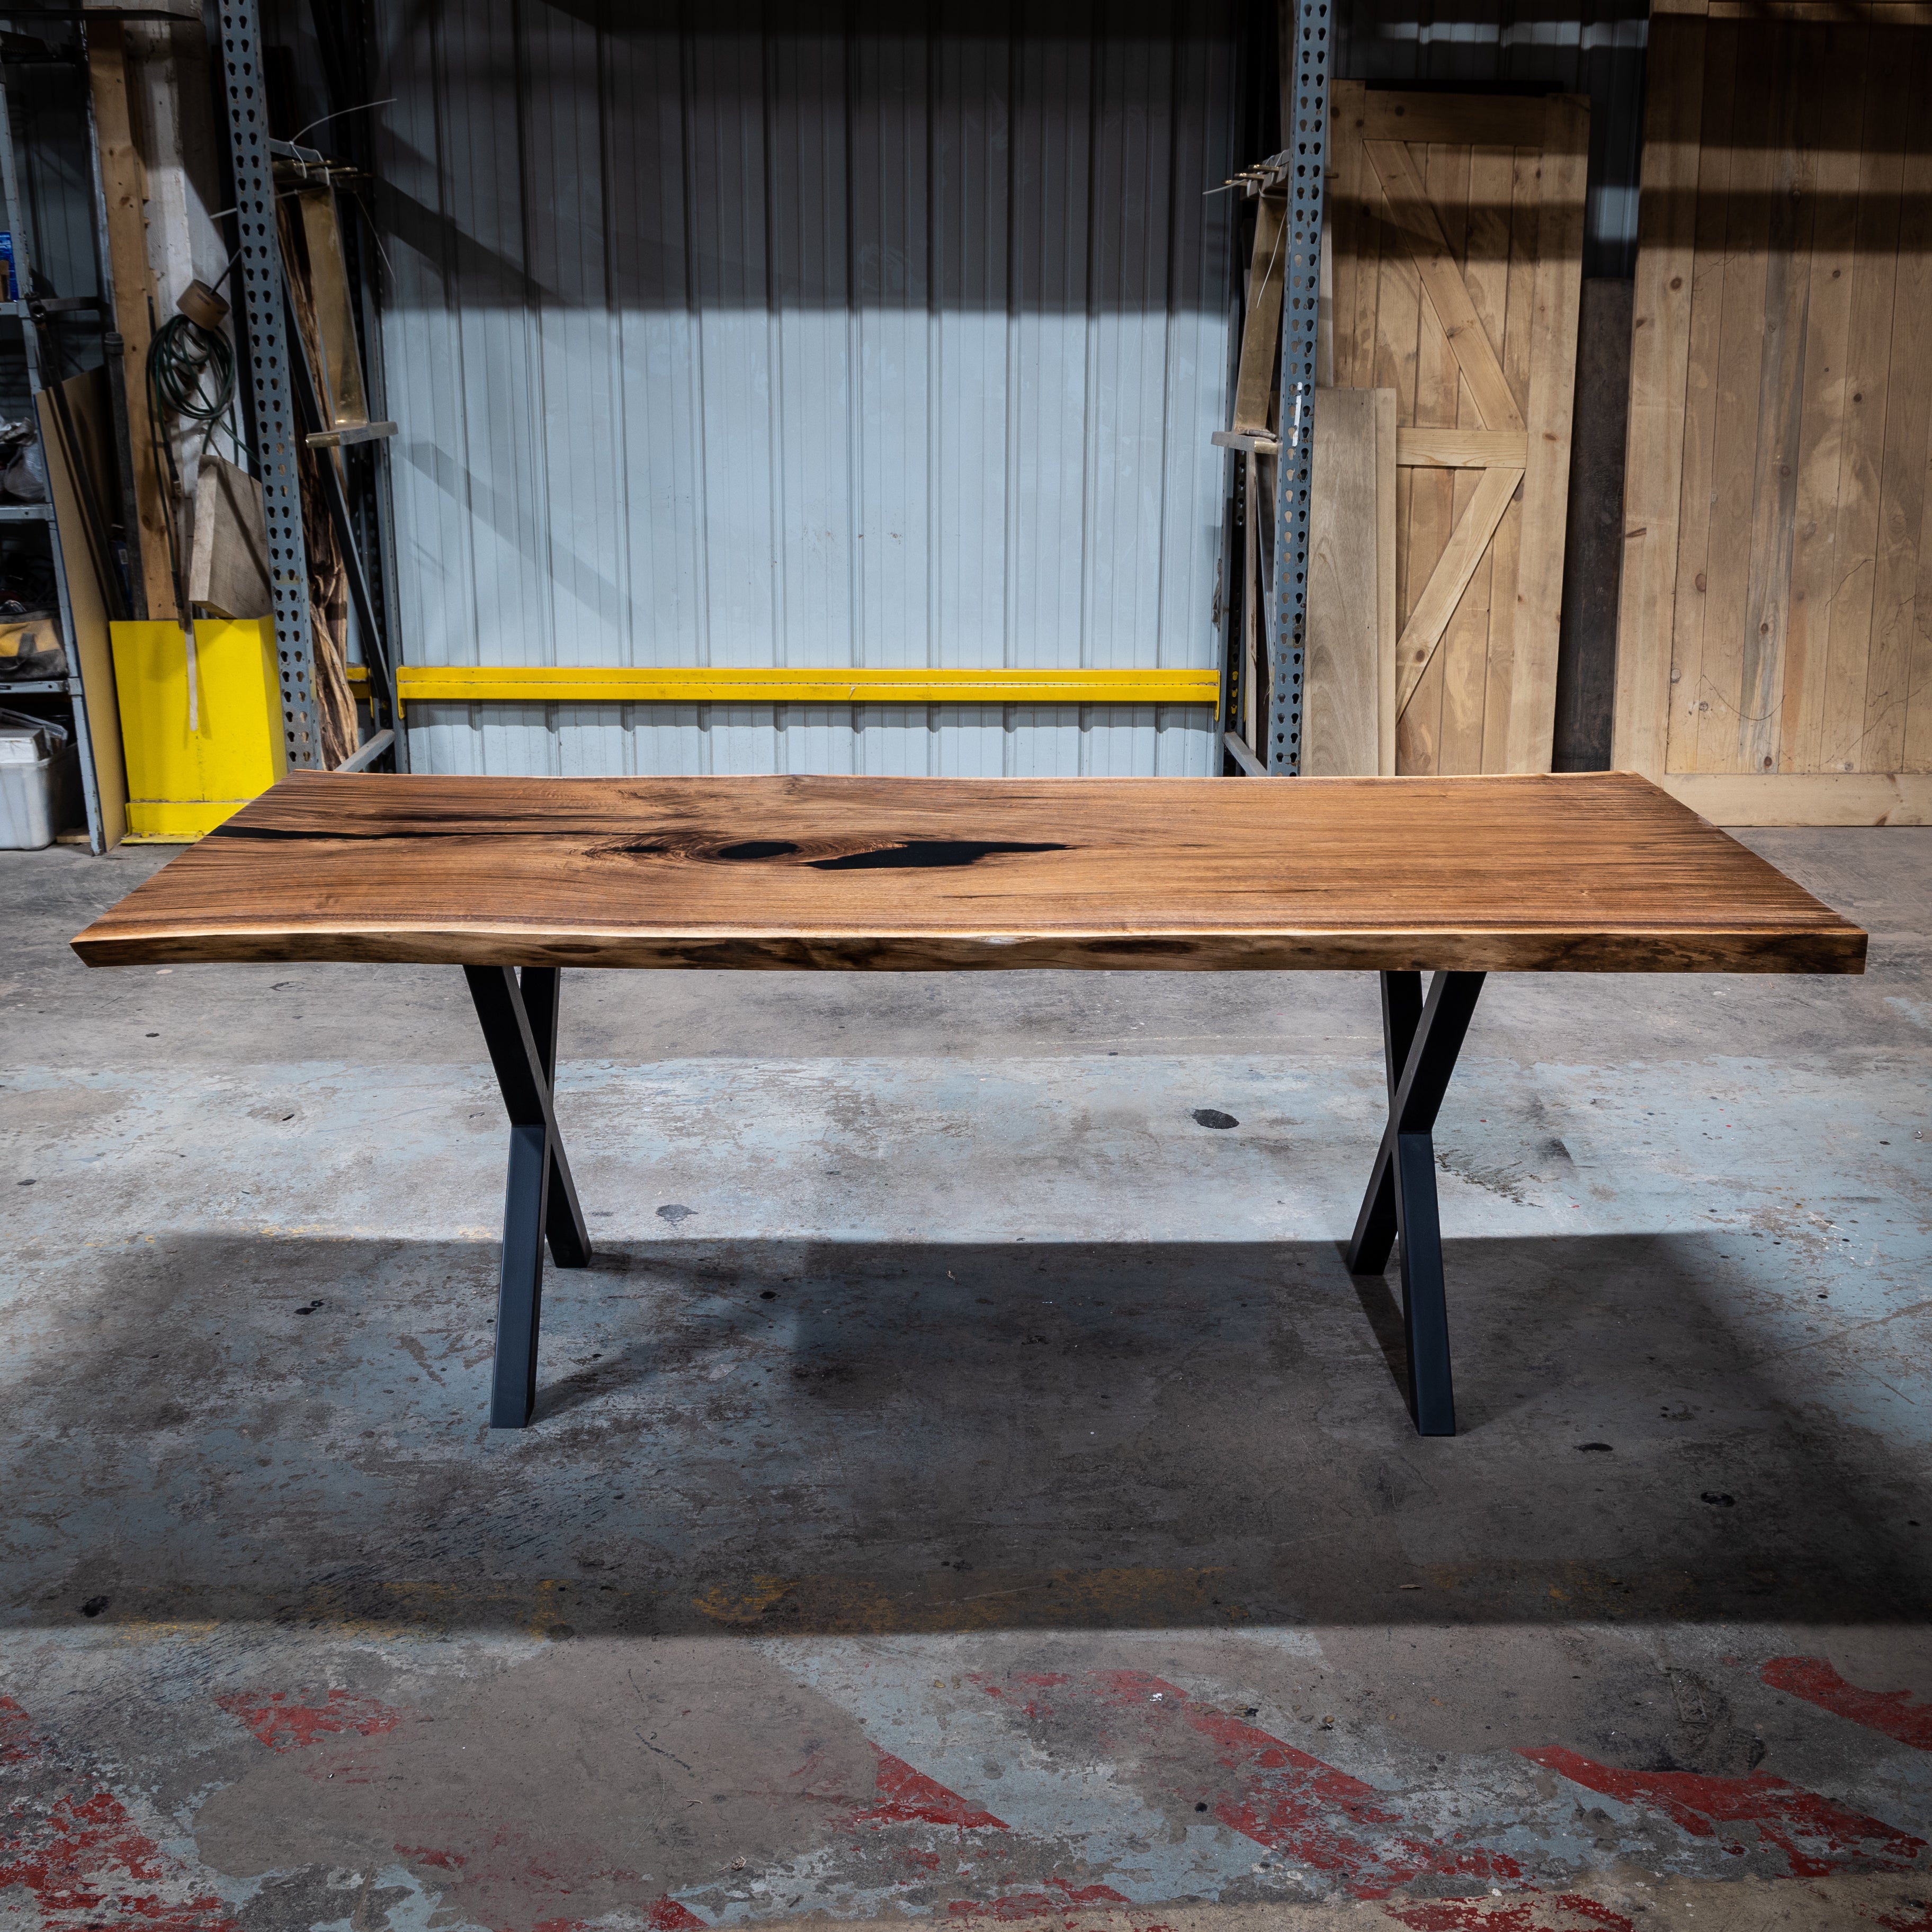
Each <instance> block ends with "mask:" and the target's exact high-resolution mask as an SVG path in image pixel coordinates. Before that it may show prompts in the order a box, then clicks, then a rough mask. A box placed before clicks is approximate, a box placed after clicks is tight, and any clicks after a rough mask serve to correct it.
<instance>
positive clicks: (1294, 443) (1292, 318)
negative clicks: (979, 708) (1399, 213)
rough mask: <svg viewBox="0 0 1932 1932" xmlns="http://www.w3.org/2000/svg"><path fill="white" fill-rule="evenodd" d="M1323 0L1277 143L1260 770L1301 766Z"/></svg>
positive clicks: (1297, 10) (1313, 0)
mask: <svg viewBox="0 0 1932 1932" xmlns="http://www.w3.org/2000/svg"><path fill="white" fill-rule="evenodd" d="M1291 18H1292V20H1293V22H1294V40H1293V44H1292V46H1290V47H1289V48H1288V49H1286V50H1285V51H1286V56H1287V58H1288V60H1289V62H1290V63H1291V65H1290V68H1289V72H1290V74H1291V76H1292V85H1291V86H1290V88H1289V95H1288V101H1287V105H1288V107H1289V115H1288V124H1287V125H1286V127H1283V130H1282V134H1283V142H1282V145H1283V148H1284V149H1285V150H1286V153H1287V154H1288V156H1289V161H1290V164H1291V169H1292V172H1290V174H1289V181H1288V238H1287V239H1288V263H1287V273H1286V275H1285V276H1284V277H1283V296H1282V317H1281V455H1280V458H1279V460H1277V463H1276V466H1275V545H1274V637H1273V639H1272V640H1271V643H1272V648H1271V650H1270V652H1269V656H1268V683H1269V692H1268V769H1269V771H1270V772H1271V773H1273V774H1274V775H1276V776H1277V777H1286V776H1290V775H1293V774H1294V773H1295V772H1298V771H1300V770H1301V676H1302V657H1303V648H1304V623H1305V622H1306V619H1307V612H1308V493H1309V490H1310V488H1311V487H1313V471H1314V467H1315V462H1314V458H1315V452H1314V434H1315V336H1316V323H1317V320H1318V319H1319V315H1320V313H1321V306H1322V175H1323V172H1324V170H1325V168H1326V166H1327V165H1328V44H1329V41H1330V39H1331V33H1330V0H1295V6H1294V8H1293V10H1292V14H1291Z"/></svg>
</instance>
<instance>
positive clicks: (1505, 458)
mask: <svg viewBox="0 0 1932 1932" xmlns="http://www.w3.org/2000/svg"><path fill="white" fill-rule="evenodd" d="M1505 259H1507V258H1505ZM1528 451H1529V438H1528V437H1526V435H1525V434H1524V433H1523V431H1521V430H1514V429H1428V428H1417V429H1398V430H1397V431H1396V437H1395V460H1396V461H1397V463H1400V464H1401V466H1403V468H1404V469H1488V468H1489V467H1490V465H1491V464H1492V463H1501V464H1502V465H1503V466H1504V467H1505V469H1523V467H1525V466H1526V463H1527V462H1528V460H1529V459H1528Z"/></svg>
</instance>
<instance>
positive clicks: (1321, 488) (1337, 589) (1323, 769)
mask: <svg viewBox="0 0 1932 1932" xmlns="http://www.w3.org/2000/svg"><path fill="white" fill-rule="evenodd" d="M1385 395H1388V392H1387V391H1385V390H1376V389H1323V390H1321V391H1319V392H1318V393H1317V395H1316V404H1315V474H1316V478H1317V479H1318V480H1317V482H1316V487H1315V492H1314V496H1313V501H1312V502H1311V505H1310V511H1309V529H1308V617H1307V673H1306V676H1305V678H1304V683H1303V687H1302V688H1303V700H1302V711H1303V715H1302V726H1301V769H1302V770H1303V772H1304V773H1306V774H1307V775H1308V776H1309V777H1310V778H1373V776H1374V775H1376V772H1377V770H1378V769H1379V747H1380V745H1381V742H1382V733H1381V718H1380V715H1379V712H1380V703H1379V699H1380V689H1381V679H1380V676H1379V673H1380V665H1379V662H1378V656H1379V652H1378V648H1377V647H1378V645H1379V642H1380V639H1381V634H1382V630H1381V623H1380V613H1379V610H1378V609H1377V607H1376V606H1377V599H1378V594H1379V588H1380V575H1379V571H1378V570H1377V568H1376V534H1377V531H1378V529H1379V523H1380V517H1379V499H1380V497H1381V496H1382V486H1383V478H1382V476H1381V475H1380V474H1379V472H1378V470H1377V469H1376V458H1377V447H1376V418H1377V401H1378V398H1379V397H1382V396H1385ZM1388 399H1389V401H1390V402H1391V404H1393V402H1394V398H1393V397H1392V396H1390V397H1389V398H1388ZM1387 484H1388V492H1389V493H1390V494H1391V496H1393V494H1394V489H1395V477H1394V474H1393V472H1391V474H1390V475H1389V476H1388V479H1387Z"/></svg>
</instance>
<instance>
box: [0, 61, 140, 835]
mask: <svg viewBox="0 0 1932 1932" xmlns="http://www.w3.org/2000/svg"><path fill="white" fill-rule="evenodd" d="M85 58H86V57H85V55H84V53H80V52H77V53H73V54H60V53H54V52H47V53H46V54H37V55H33V56H31V59H32V62H33V64H34V65H49V64H54V63H58V64H61V65H72V66H75V67H80V65H82V63H83V61H84V60H85ZM19 65H21V62H20V61H19V60H18V59H17V58H8V59H0V83H4V80H5V76H6V74H7V71H8V69H10V68H15V67H17V66H19ZM82 92H83V98H86V93H85V89H83V90H82ZM86 118H87V127H86V138H87V145H88V149H89V153H90V154H92V153H93V152H94V151H95V140H94V125H93V110H92V106H91V105H90V106H89V109H88V111H87V117H86ZM24 183H25V175H24V172H23V169H22V166H21V157H20V153H19V151H18V150H17V148H16V147H15V145H14V142H13V102H12V100H11V98H10V93H9V91H8V87H7V86H6V85H5V84H0V193H5V197H6V203H7V221H8V223H9V228H8V233H9V234H10V236H11V238H12V241H11V246H12V249H13V290H12V291H11V293H12V296H13V299H11V300H7V301H0V319H4V320H5V321H6V322H7V323H18V324H19V325H20V347H21V354H22V359H23V363H24V365H25V369H26V400H27V413H28V419H29V420H30V421H31V422H32V424H33V426H34V440H35V443H36V444H37V446H38V447H39V450H40V461H41V467H42V470H43V474H46V475H47V476H48V477H49V478H50V479H51V478H52V474H53V469H52V465H50V464H49V463H48V462H47V460H46V459H47V452H46V436H45V432H44V427H43V422H42V419H41V416H40V397H41V395H42V394H43V393H44V392H48V391H49V390H56V391H57V389H58V384H59V383H60V381H61V380H62V377H61V376H60V374H59V372H58V370H57V369H56V370H54V371H49V370H48V369H47V368H46V367H45V366H44V364H43V356H42V353H41V352H42V350H43V347H46V346H49V345H48V344H43V342H42V341H41V340H40V335H41V331H42V330H43V329H44V328H46V326H47V321H48V318H49V317H57V316H63V315H68V314H79V313H83V312H86V311H92V312H93V313H94V314H95V318H96V320H97V322H101V323H104V320H105V313H106V312H105V310H104V298H103V296H100V295H98V294H96V295H70V296H60V297H52V296H48V297H41V296H36V295H34V293H33V282H34V268H33V265H34V262H35V261H36V260H37V259H38V248H37V238H36V236H35V235H34V227H33V217H32V214H31V210H30V209H29V208H28V196H27V195H26V193H25V192H24ZM95 275H96V277H97V281H98V284H99V285H100V286H102V287H104V286H105V284H104V280H102V279H101V263H100V262H99V260H98V258H97V260H96V262H95ZM50 340H51V338H49V341H50ZM54 407H55V410H56V420H57V421H58V404H55V406H54ZM74 484H75V488H76V493H77V499H78V495H79V491H80V478H78V477H75V478H74ZM0 523H30V524H34V525H37V526H39V527H40V529H43V530H44V531H45V532H46V543H47V551H48V559H49V562H50V564H51V565H52V571H53V577H54V585H55V600H56V604H57V607H58V610H59V613H60V628H61V641H62V647H63V649H65V652H66V654H67V661H68V671H67V675H66V676H63V677H52V678H31V679H18V680H13V681H10V682H6V683H4V684H0V703H4V702H5V700H7V698H9V697H65V699H67V700H68V703H69V704H70V705H71V707H72V710H73V715H74V742H75V743H76V745H77V747H78V748H79V750H80V775H81V789H82V795H83V798H84V799H85V800H86V808H87V842H88V846H89V850H92V851H93V852H94V853H95V854H96V855H97V856H98V854H100V853H104V852H105V851H106V850H107V847H108V842H109V841H108V838H107V814H106V813H105V812H104V810H103V808H102V805H101V786H100V782H99V778H98V772H97V770H96V766H95V742H96V733H95V724H94V720H93V718H92V716H91V715H90V712H89V706H90V703H92V704H94V705H98V706H108V707H110V708H111V707H112V706H113V704H114V703H115V695H114V691H113V685H112V682H111V679H110V682H109V687H108V688H107V689H106V690H104V691H92V692H90V691H89V690H88V689H87V688H86V681H85V679H84V678H83V673H82V661H81V652H80V640H79V639H78V637H77V636H76V634H75V631H74V600H73V598H72V597H71V595H70V594H69V592H68V560H67V556H66V553H65V550H64V548H63V547H62V542H61V531H60V525H59V523H58V521H57V520H56V518H55V510H54V502H53V495H52V485H51V481H49V492H48V496H47V499H46V501H45V502H39V503H6V504H0ZM93 535H94V538H95V540H97V541H100V542H101V543H103V544H105V543H106V541H107V532H105V531H104V530H102V531H100V532H95V533H93ZM98 567H99V568H100V569H101V570H102V571H104V572H105V573H107V577H108V578H109V581H107V582H105V583H103V585H102V586H101V588H102V596H103V599H104V601H107V602H108V603H109V604H110V606H111V605H112V604H113V602H114V601H116V598H117V586H115V583H114V582H113V576H114V573H115V572H116V571H118V567H119V566H118V562H117V560H116V559H115V558H114V557H113V556H112V555H111V554H110V555H107V556H103V557H101V559H98Z"/></svg>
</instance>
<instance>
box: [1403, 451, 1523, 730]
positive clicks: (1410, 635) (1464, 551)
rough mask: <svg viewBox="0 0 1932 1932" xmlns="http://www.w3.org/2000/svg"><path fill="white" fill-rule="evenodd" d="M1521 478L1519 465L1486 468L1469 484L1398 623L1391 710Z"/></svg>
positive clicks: (1407, 689) (1408, 691) (1438, 634)
mask: <svg viewBox="0 0 1932 1932" xmlns="http://www.w3.org/2000/svg"><path fill="white" fill-rule="evenodd" d="M1521 481H1523V472H1522V471H1521V470H1520V469H1486V470H1484V472H1483V480H1482V481H1481V482H1480V483H1478V484H1477V485H1476V487H1475V493H1474V494H1473V495H1472V496H1471V497H1470V499H1469V508H1467V509H1466V510H1465V511H1463V517H1462V520H1461V521H1460V522H1459V523H1457V526H1456V528H1455V529H1454V532H1453V533H1452V534H1451V536H1450V538H1449V541H1448V543H1446V544H1444V545H1443V547H1442V556H1440V557H1439V558H1438V559H1436V568H1435V569H1434V570H1433V571H1431V572H1430V578H1429V581H1428V583H1427V584H1425V585H1424V586H1423V591H1422V595H1421V596H1420V597H1418V598H1417V599H1416V600H1415V609H1414V610H1412V611H1411V612H1410V613H1409V622H1407V623H1406V625H1403V633H1402V641H1401V642H1400V643H1398V644H1397V646H1396V652H1395V655H1396V666H1397V669H1396V709H1397V713H1398V715H1400V712H1401V711H1402V710H1403V708H1404V707H1405V706H1406V705H1407V704H1408V703H1409V700H1410V699H1411V698H1412V697H1414V696H1415V691H1416V687H1417V685H1418V684H1420V683H1421V679H1422V674H1423V673H1424V671H1425V670H1427V668H1428V667H1429V661H1430V656H1431V655H1433V652H1434V651H1435V649H1436V645H1437V644H1438V643H1439V642H1440V641H1441V640H1442V633H1443V631H1444V630H1445V628H1447V626H1448V622H1449V619H1450V617H1451V616H1452V615H1453V614H1454V611H1455V608H1456V605H1457V601H1459V600H1460V598H1461V596H1462V595H1463V589H1464V588H1465V586H1466V585H1467V584H1468V583H1469V579H1470V578H1471V577H1473V576H1474V575H1475V571H1476V565H1478V563H1480V562H1481V561H1482V558H1483V553H1484V551H1485V550H1487V548H1488V547H1489V542H1490V538H1491V537H1493V535H1495V534H1496V526H1497V524H1498V523H1501V522H1502V515H1503V511H1505V509H1507V508H1508V507H1509V499H1511V496H1514V495H1515V493H1516V487H1517V484H1519V483H1520V482H1521Z"/></svg>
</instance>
